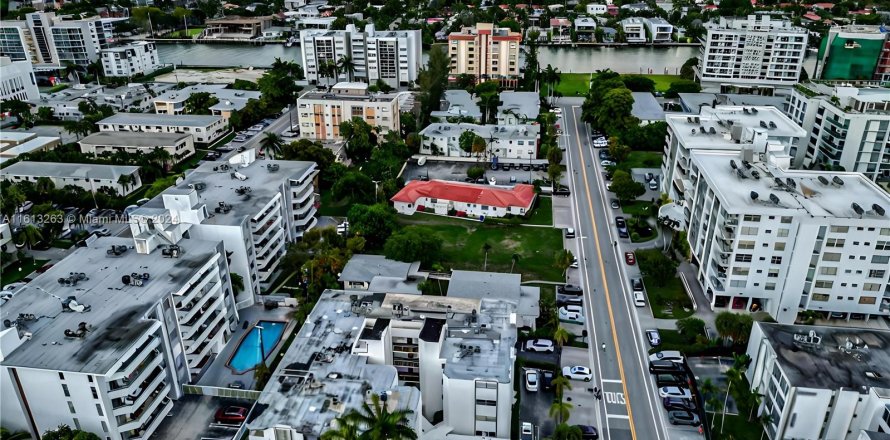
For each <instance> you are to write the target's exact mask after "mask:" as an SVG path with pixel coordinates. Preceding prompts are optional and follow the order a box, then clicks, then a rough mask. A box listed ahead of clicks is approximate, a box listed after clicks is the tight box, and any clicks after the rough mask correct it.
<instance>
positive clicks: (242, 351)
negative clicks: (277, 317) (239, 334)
mask: <svg viewBox="0 0 890 440" xmlns="http://www.w3.org/2000/svg"><path fill="white" fill-rule="evenodd" d="M256 325H258V326H260V327H262V328H263V330H262V332H263V351H262V357H261V354H260V329H258V328H257V327H256V326H254V327H253V328H252V329H250V333H248V334H247V336H245V337H244V339H242V340H241V343H240V344H239V345H238V349H237V350H235V354H234V355H232V358H231V359H229V364H228V365H229V366H230V367H232V369H234V370H235V371H237V372H239V373H242V372H245V371H248V370H252V369H253V368H254V367H256V366H257V365H259V363H260V361H261V360H263V359H266V358H267V357H269V354H270V353H272V349H273V348H275V346H276V345H278V341H280V340H281V334H282V333H284V323H283V322H278V321H259V322H257V324H256Z"/></svg>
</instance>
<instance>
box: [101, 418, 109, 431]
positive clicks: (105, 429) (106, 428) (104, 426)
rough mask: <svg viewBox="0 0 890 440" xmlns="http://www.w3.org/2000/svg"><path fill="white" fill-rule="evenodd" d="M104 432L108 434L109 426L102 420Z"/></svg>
mask: <svg viewBox="0 0 890 440" xmlns="http://www.w3.org/2000/svg"><path fill="white" fill-rule="evenodd" d="M102 431H103V432H108V424H107V423H105V420H102Z"/></svg>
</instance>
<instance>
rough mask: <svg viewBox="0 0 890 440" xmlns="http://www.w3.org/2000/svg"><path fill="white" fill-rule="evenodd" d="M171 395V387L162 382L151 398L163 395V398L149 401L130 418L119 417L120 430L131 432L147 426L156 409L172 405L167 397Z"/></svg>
mask: <svg viewBox="0 0 890 440" xmlns="http://www.w3.org/2000/svg"><path fill="white" fill-rule="evenodd" d="M169 393H170V385H169V384H167V383H166V382H161V384H160V386H159V387H158V388H157V389H156V390H155V391H153V392H152V393H151V395H150V397H158V396H160V395H162V396H163V397H161V398H158V399H149V400H148V401H146V403H144V404H143V405H142V406H141V407H140V408H139V409H137V410H136V411H134V412H133V413H132V414H131V416H130V417H126V416H119V417H118V418H117V419H118V422H119V423H120V422H122V423H120V426H119V427H118V429H120V430H121V431H130V430H133V429H136V428H140V427H142V426H144V425H147V424H148V423H147V422H148V421H149V419H150V418H151V416H152V414H153V413H154V411H155V410H156V409H158V407H159V406H161V405H162V404H164V405H166V404H167V403H171V402H170V398H169V397H168V396H167V394H169ZM122 419H123V420H122Z"/></svg>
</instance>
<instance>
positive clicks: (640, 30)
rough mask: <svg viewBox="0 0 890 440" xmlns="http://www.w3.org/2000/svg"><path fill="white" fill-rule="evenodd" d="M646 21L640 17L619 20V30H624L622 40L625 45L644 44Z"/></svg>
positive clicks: (646, 39)
mask: <svg viewBox="0 0 890 440" xmlns="http://www.w3.org/2000/svg"><path fill="white" fill-rule="evenodd" d="M646 23H647V21H646V19H645V18H641V17H630V18H625V19H624V20H621V28H622V29H624V40H625V42H626V43H646V42H647V41H649V39H648V38H646Z"/></svg>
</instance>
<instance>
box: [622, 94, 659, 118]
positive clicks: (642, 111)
mask: <svg viewBox="0 0 890 440" xmlns="http://www.w3.org/2000/svg"><path fill="white" fill-rule="evenodd" d="M631 95H632V96H633V98H634V103H633V106H632V107H631V110H630V113H631V114H632V115H634V116H636V117H637V118H639V119H640V120H641V121H663V120H664V109H662V108H661V104H659V103H658V100H657V99H655V96H654V95H653V94H651V93H649V92H633V93H631Z"/></svg>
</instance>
